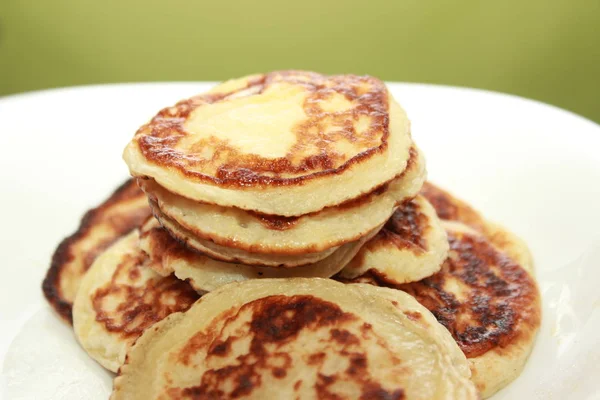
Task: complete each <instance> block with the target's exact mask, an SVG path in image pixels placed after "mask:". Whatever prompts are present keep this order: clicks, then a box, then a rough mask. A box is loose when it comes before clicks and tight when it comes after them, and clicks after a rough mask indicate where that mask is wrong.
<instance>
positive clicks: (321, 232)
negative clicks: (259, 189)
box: [139, 148, 425, 265]
mask: <svg viewBox="0 0 600 400" xmlns="http://www.w3.org/2000/svg"><path fill="white" fill-rule="evenodd" d="M424 180H425V162H424V157H423V156H422V154H421V153H420V151H418V150H417V149H416V148H415V149H413V150H412V151H411V158H410V161H409V164H408V167H407V169H406V170H405V171H404V172H403V173H402V174H401V175H400V176H399V177H398V178H396V179H394V180H393V181H392V182H390V183H389V184H386V185H384V186H382V187H380V188H377V189H376V190H375V191H373V192H371V193H369V194H368V195H365V196H363V197H361V198H359V199H354V200H352V201H350V202H347V203H344V204H342V205H338V206H334V207H327V208H325V209H323V210H321V211H319V212H316V213H312V214H307V215H303V216H301V217H278V216H272V215H263V214H257V213H254V212H249V211H245V210H242V209H238V208H233V207H221V206H217V205H214V204H206V203H199V202H197V201H193V200H189V199H186V198H185V197H182V196H178V195H176V194H173V193H171V192H169V191H168V190H166V189H164V188H163V187H161V186H160V185H158V184H157V183H156V181H154V180H153V179H139V183H140V186H141V187H142V189H143V190H144V191H145V192H146V193H147V194H148V197H149V198H150V199H151V201H152V204H153V208H154V210H155V212H154V213H155V215H156V216H157V218H159V219H160V220H162V218H163V216H164V217H165V218H168V219H169V221H170V223H171V224H177V225H179V228H178V230H185V231H188V232H190V234H191V235H193V237H194V238H196V239H199V240H205V241H209V242H210V243H214V244H216V245H219V246H221V247H224V248H225V251H220V252H218V251H214V252H211V253H208V254H209V255H211V257H216V258H219V259H221V260H224V261H234V259H233V258H232V252H231V249H236V250H239V251H240V252H239V253H240V254H243V253H242V252H251V253H261V254H265V253H266V254H283V255H293V256H297V255H303V254H306V253H321V254H322V255H323V257H326V256H327V255H328V253H326V252H324V250H328V249H331V248H333V247H339V246H341V245H343V244H346V243H349V242H354V241H356V240H358V239H360V238H361V237H363V236H364V235H365V234H367V233H368V232H370V231H372V230H373V229H374V228H375V227H377V226H379V225H382V224H383V223H384V222H385V221H386V220H387V219H388V218H389V217H390V216H391V214H392V213H393V211H394V208H395V207H396V206H397V205H398V204H399V203H400V202H401V201H402V200H404V199H405V198H407V197H414V196H415V195H416V194H417V193H418V191H419V190H420V188H421V186H422V185H423V182H424ZM168 225H169V224H165V226H168ZM174 234H175V235H176V236H180V235H178V234H177V232H174ZM191 244H192V243H191ZM192 245H193V244H192ZM203 247H208V246H203ZM198 250H200V251H206V249H205V248H200V249H198ZM238 259H239V258H238ZM293 259H297V257H293ZM315 261H317V260H315V259H313V260H312V261H311V262H315ZM246 262H247V260H246ZM259 263H262V264H265V262H264V260H262V262H259ZM274 263H275V264H276V265H277V264H280V262H279V261H275V262H274ZM272 264H273V263H272Z"/></svg>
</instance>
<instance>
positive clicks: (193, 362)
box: [111, 278, 477, 400]
mask: <svg viewBox="0 0 600 400" xmlns="http://www.w3.org/2000/svg"><path fill="white" fill-rule="evenodd" d="M394 304H396V305H394ZM158 398H162V399H164V398H198V399H199V398H214V399H232V398H238V399H239V398H244V399H294V398H303V399H308V398H330V399H349V398H355V399H358V398H363V399H404V398H406V399H413V400H419V399H427V400H436V399H464V400H469V399H476V398H477V393H476V390H475V388H474V386H473V384H472V383H471V382H470V381H469V368H468V365H467V362H466V360H465V357H464V355H462V354H461V352H460V349H459V348H458V347H457V345H456V343H455V342H454V341H453V340H452V337H451V336H450V334H449V333H448V331H447V330H446V329H444V328H443V327H442V326H441V325H440V324H439V323H438V322H437V321H436V320H435V319H434V318H433V316H432V315H431V314H430V313H429V311H427V309H425V308H424V307H423V306H421V305H420V304H418V303H417V302H416V301H415V300H414V299H413V298H411V297H410V296H408V295H407V294H405V293H402V292H399V291H390V290H389V289H382V288H376V287H373V286H370V285H344V284H341V283H338V282H335V281H332V280H329V279H318V278H313V279H303V278H295V279H272V280H271V279H269V280H260V281H259V280H251V281H246V282H243V283H233V284H230V285H226V286H224V287H222V288H220V289H217V290H216V291H214V292H211V293H208V294H207V295H205V296H203V297H202V299H200V300H199V301H198V302H196V303H195V304H194V305H193V306H192V307H191V308H190V309H189V310H188V311H186V312H184V313H175V314H171V315H170V316H169V317H167V318H165V319H164V320H162V321H161V322H159V323H158V324H156V325H154V327H152V328H151V329H147V330H146V331H145V332H144V334H143V335H142V336H141V337H140V338H139V339H138V340H137V342H136V343H135V345H134V346H133V347H132V348H131V350H130V351H129V353H128V354H127V360H126V361H125V364H124V365H123V366H122V367H121V369H120V370H119V375H118V376H117V377H116V378H115V381H114V385H113V393H112V396H111V399H112V400H120V399H130V400H135V399H144V400H146V399H148V400H149V399H158Z"/></svg>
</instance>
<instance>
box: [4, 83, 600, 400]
mask: <svg viewBox="0 0 600 400" xmlns="http://www.w3.org/2000/svg"><path fill="white" fill-rule="evenodd" d="M208 85H209V84H207V83H174V84H138V85H109V86H94V87H81V88H73V89H59V90H51V91H44V92H38V93H31V94H24V95H18V96H12V97H6V98H3V99H0V134H1V136H0V137H1V139H2V141H1V143H2V147H1V156H0V179H1V186H0V190H1V191H2V193H3V196H2V203H1V204H2V214H3V215H2V229H1V230H0V238H1V240H0V243H1V244H2V248H1V253H0V254H1V257H2V258H1V264H0V265H1V267H0V273H1V275H0V276H1V278H0V296H2V297H1V301H0V321H1V322H0V323H1V329H0V361H1V362H2V365H3V367H2V368H3V369H2V371H3V374H2V393H3V394H4V398H7V399H17V398H18V399H83V398H85V399H106V398H107V396H108V394H109V393H110V390H111V379H112V377H111V375H110V374H109V373H107V372H105V371H104V370H102V368H100V367H99V366H97V365H96V364H95V363H94V362H93V361H91V360H90V359H89V358H88V357H87V356H86V354H85V353H84V352H83V351H82V350H81V349H80V348H79V347H78V345H77V343H76V342H75V338H74V337H73V335H72V333H71V330H70V329H69V328H68V327H67V326H66V325H65V324H64V323H62V321H60V320H59V319H58V317H56V316H55V315H54V314H53V312H52V311H51V309H50V307H49V306H48V305H47V304H46V303H45V301H44V299H43V297H42V294H41V290H40V285H41V281H42V277H43V276H44V273H45V272H46V268H47V266H48V263H49V259H50V255H51V254H52V251H53V250H54V247H55V246H56V245H57V243H58V242H59V240H60V239H61V238H62V237H64V236H65V235H67V234H69V233H70V232H72V231H73V230H74V229H75V227H76V226H77V222H78V220H79V218H80V216H81V214H82V213H83V212H84V211H85V210H86V209H87V208H89V207H90V206H92V205H94V204H96V203H97V202H98V201H100V200H101V199H103V198H104V197H105V196H107V194H108V193H110V192H111V190H112V189H113V188H114V187H115V186H116V185H118V184H119V183H120V182H121V181H122V180H123V179H124V178H125V177H126V176H127V170H126V167H125V165H124V163H123V162H122V160H121V150H122V149H123V147H124V145H125V144H126V143H127V141H128V140H129V139H130V137H131V136H132V135H133V133H134V132H135V130H136V128H137V127H138V126H139V125H141V124H142V123H144V122H145V121H146V120H147V119H148V118H149V117H151V116H152V115H153V114H154V113H155V112H156V111H157V110H158V109H160V108H162V107H163V106H166V105H169V104H171V103H173V102H175V101H176V100H179V99H181V98H184V97H187V96H189V95H192V94H195V93H198V92H201V91H203V90H204V89H206V88H207V87H208ZM390 86H391V89H392V91H393V92H394V95H395V96H396V98H397V99H398V100H399V101H400V103H401V104H403V105H404V107H405V108H406V110H407V111H408V114H409V117H410V118H411V120H412V121H413V136H414V138H415V140H416V142H417V143H418V144H419V146H421V148H422V149H423V150H424V151H425V155H426V157H427V165H428V170H429V176H430V178H431V180H433V181H434V182H437V183H439V184H441V185H442V186H444V187H446V188H448V189H450V190H451V191H452V192H454V193H455V194H457V195H458V196H459V197H462V198H464V199H466V200H468V201H469V202H471V203H472V204H473V205H474V206H475V207H477V208H479V209H480V210H481V211H482V212H483V213H484V214H485V215H486V216H488V217H489V218H491V219H494V220H497V221H499V222H502V223H503V224H505V225H506V226H508V227H509V228H510V229H512V230H514V231H515V232H516V233H518V234H519V235H521V236H522V237H523V238H524V239H525V240H526V241H527V242H528V243H529V245H530V247H531V250H532V251H533V254H534V257H535V261H536V270H537V276H538V279H539V282H540V287H541V290H542V295H543V304H544V306H543V307H544V309H543V311H544V315H543V323H542V328H541V330H540V334H539V336H538V339H537V343H536V346H535V349H534V351H533V354H532V356H531V358H530V360H529V362H528V364H527V366H526V368H525V371H524V372H523V374H522V375H521V377H520V378H519V379H517V380H516V381H515V382H513V383H512V384H511V385H510V386H509V387H508V388H507V389H505V390H503V391H501V392H500V393H499V394H498V395H497V396H495V397H494V399H525V398H527V399H545V400H547V399H561V400H562V399H586V400H588V399H599V398H600V346H599V345H600V339H598V337H599V336H598V335H599V332H600V287H599V283H598V282H600V229H599V227H600V126H598V125H596V124H594V123H592V122H590V121H587V120H585V119H583V118H580V117H578V116H576V115H574V114H571V113H569V112H566V111H563V110H559V109H557V108H554V107H551V106H548V105H544V104H541V103H537V102H533V101H529V100H524V99H521V98H517V97H512V96H507V95H501V94H496V93H489V92H483V91H477V90H471V89H459V88H451V87H440V86H427V85H412V84H391V85H390Z"/></svg>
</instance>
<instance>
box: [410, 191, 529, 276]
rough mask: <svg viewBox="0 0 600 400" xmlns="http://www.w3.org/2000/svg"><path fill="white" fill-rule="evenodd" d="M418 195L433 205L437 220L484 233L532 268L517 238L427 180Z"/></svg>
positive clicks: (522, 245)
mask: <svg viewBox="0 0 600 400" xmlns="http://www.w3.org/2000/svg"><path fill="white" fill-rule="evenodd" d="M421 194H422V195H423V196H424V197H425V198H426V199H427V200H429V202H430V203H431V204H432V205H433V207H434V208H435V211H436V213H437V214H438V216H439V217H440V219H442V220H446V221H457V222H461V223H463V224H465V225H467V226H469V227H470V228H472V229H474V230H476V231H477V232H479V233H481V234H483V235H484V236H486V237H487V238H488V239H489V240H490V241H491V242H492V243H493V244H494V245H495V246H496V247H498V248H500V249H502V250H503V251H504V252H506V253H507V254H508V255H509V256H510V257H511V258H513V259H514V260H515V261H517V262H518V263H519V264H521V265H522V266H523V267H524V268H525V269H527V270H528V271H530V272H531V271H533V258H532V256H531V253H530V251H529V249H528V247H527V244H525V242H524V241H523V240H522V239H521V238H520V237H518V236H517V235H515V234H514V233H512V232H510V231H509V230H507V229H506V228H504V227H503V226H502V225H499V224H496V223H494V222H490V221H488V220H486V219H485V218H483V217H482V216H481V214H480V213H479V212H478V211H476V210H475V209H474V208H473V207H471V206H470V205H469V204H467V203H466V202H464V201H463V200H460V199H458V198H456V197H455V196H453V195H452V194H450V193H449V192H447V191H445V190H443V189H441V188H439V187H438V186H436V185H434V184H432V183H430V182H425V184H424V185H423V188H422V189H421Z"/></svg>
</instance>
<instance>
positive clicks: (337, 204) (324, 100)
mask: <svg viewBox="0 0 600 400" xmlns="http://www.w3.org/2000/svg"><path fill="white" fill-rule="evenodd" d="M124 158H125V161H126V162H127V164H128V166H129V168H130V171H131V173H132V175H133V176H135V177H138V182H139V183H140V185H141V187H142V188H143V189H144V191H145V192H146V193H147V194H148V197H149V199H150V204H151V206H152V208H153V211H154V214H155V216H156V217H157V218H158V219H159V221H160V222H161V224H162V225H163V226H164V227H165V228H166V229H167V230H168V231H169V233H170V234H171V235H172V236H174V237H175V238H178V239H180V240H181V241H184V242H186V243H187V245H188V246H190V247H192V248H194V249H196V250H198V251H200V252H202V253H205V254H207V255H209V256H210V257H212V258H215V259H218V260H222V261H227V262H238V263H244V264H250V265H264V266H272V267H278V266H282V267H296V266H301V265H306V264H309V263H315V262H318V261H320V260H323V259H325V258H326V257H329V256H331V254H332V253H333V252H335V251H336V250H337V249H338V248H339V247H340V246H342V245H344V244H347V243H351V242H357V241H359V240H360V239H361V238H363V237H365V236H367V235H369V234H373V233H374V231H375V230H377V229H378V227H379V226H381V225H382V224H383V223H385V221H386V220H387V219H388V218H389V217H390V215H391V214H392V213H393V211H394V209H395V208H396V207H397V205H398V204H400V203H401V202H402V201H403V200H404V199H407V198H410V197H413V196H415V195H416V194H417V193H418V191H419V189H420V188H421V186H422V184H423V180H424V177H425V162H424V159H423V157H422V155H421V154H420V152H419V150H418V149H417V148H416V147H415V146H414V144H413V142H412V139H411V135H410V125H409V121H408V119H407V117H406V114H405V112H404V111H403V110H402V108H401V107H400V106H399V105H398V104H397V103H396V102H395V101H394V99H393V98H392V97H391V95H390V94H389V92H388V91H387V88H386V87H385V85H384V84H383V83H382V82H381V81H379V80H377V79H375V78H372V77H359V76H353V75H340V76H324V75H320V74H316V73H311V72H299V71H280V72H272V73H269V74H263V75H253V76H249V77H245V78H241V79H237V80H233V81H228V82H225V83H223V84H221V85H219V86H217V87H215V88H214V89H212V90H211V91H209V92H208V93H205V94H202V95H198V96H195V97H192V98H190V99H188V100H184V101H181V102H179V103H178V104H176V105H175V106H173V107H169V108H165V109H163V110H162V111H160V112H159V113H158V115H157V116H156V117H154V118H153V119H152V120H151V121H150V122H149V123H148V124H146V125H144V126H142V127H141V128H140V129H139V130H138V132H137V133H136V135H135V137H134V139H133V140H132V141H131V143H130V144H129V145H128V146H127V148H126V149H125V153H124Z"/></svg>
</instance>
